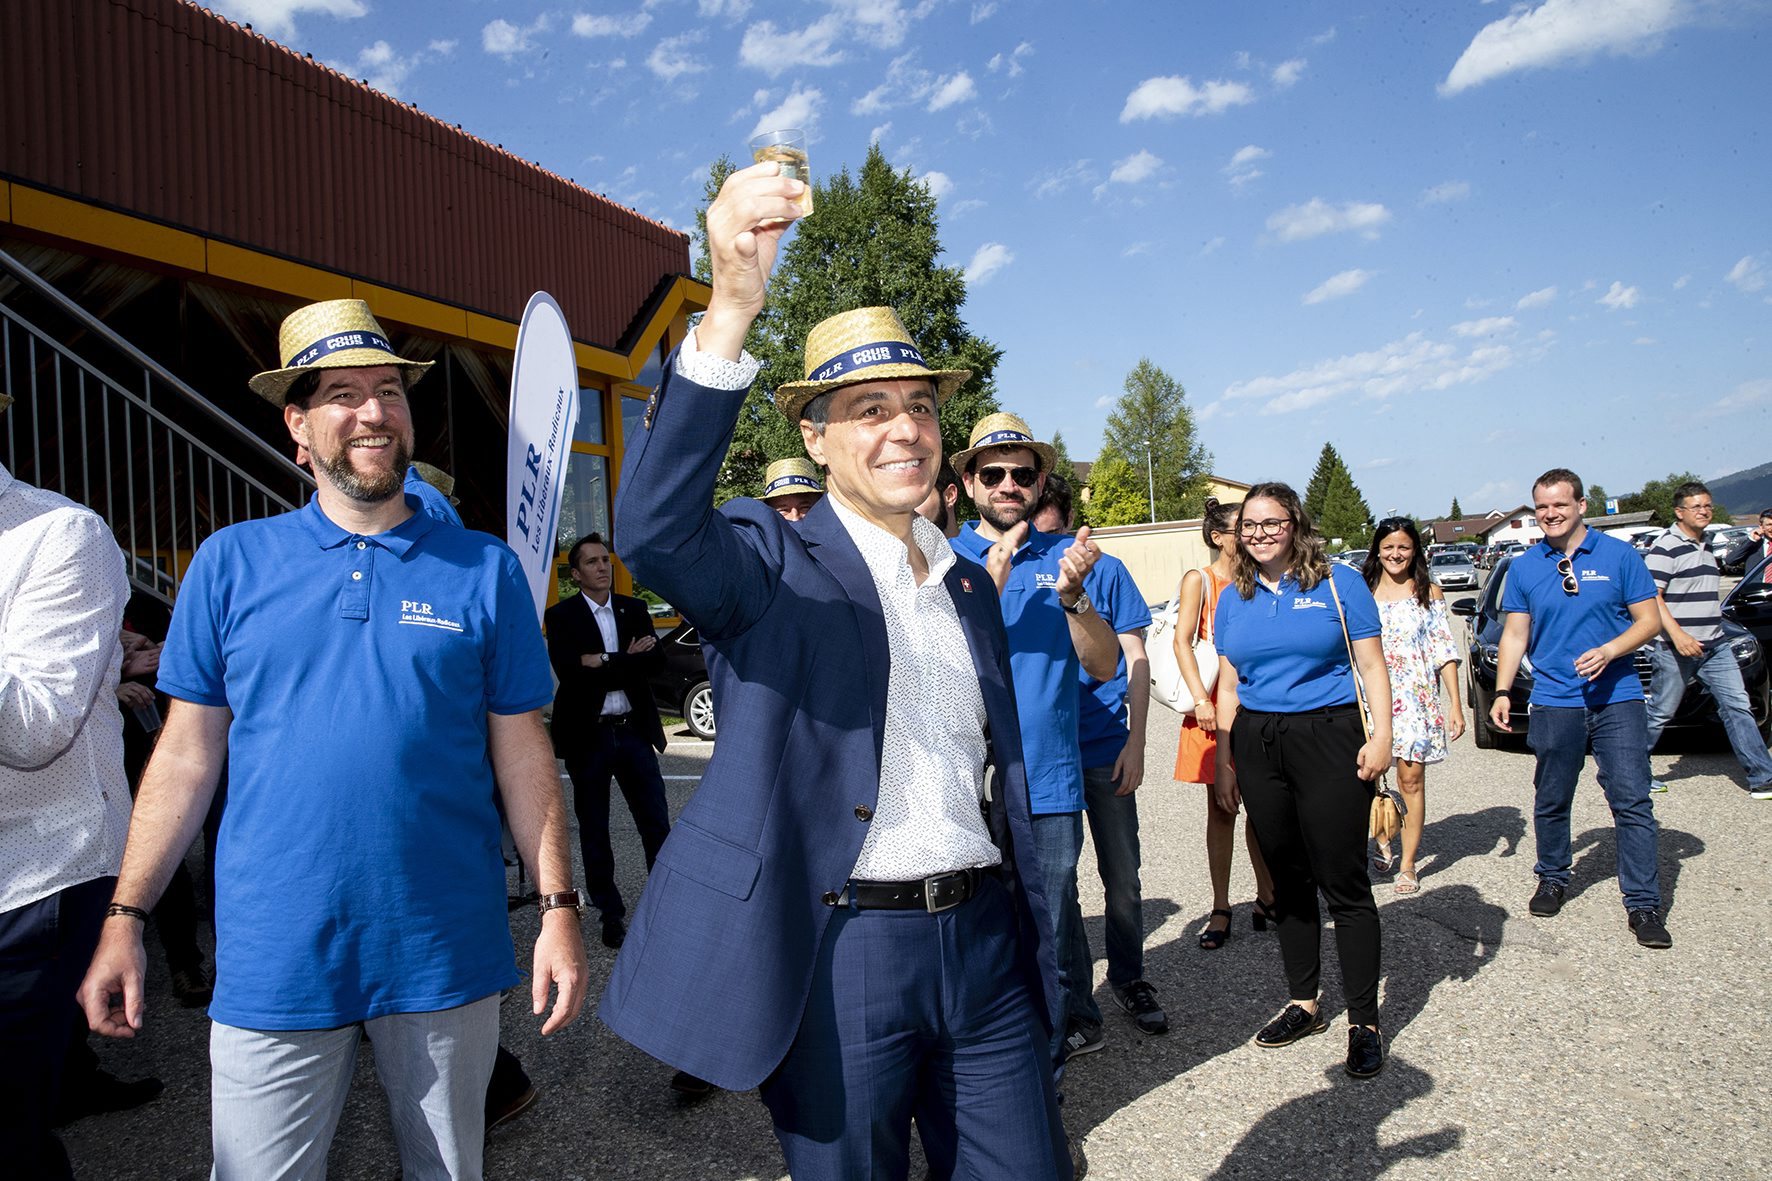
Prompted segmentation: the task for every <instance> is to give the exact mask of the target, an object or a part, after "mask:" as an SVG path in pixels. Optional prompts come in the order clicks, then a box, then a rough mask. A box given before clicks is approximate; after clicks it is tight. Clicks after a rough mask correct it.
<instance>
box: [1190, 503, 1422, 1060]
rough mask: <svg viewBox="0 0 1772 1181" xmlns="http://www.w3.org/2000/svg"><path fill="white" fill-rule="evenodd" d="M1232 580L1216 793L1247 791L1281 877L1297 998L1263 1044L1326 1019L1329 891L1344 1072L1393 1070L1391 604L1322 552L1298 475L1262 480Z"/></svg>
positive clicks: (1244, 519)
mask: <svg viewBox="0 0 1772 1181" xmlns="http://www.w3.org/2000/svg"><path fill="white" fill-rule="evenodd" d="M1231 576H1232V584H1231V585H1230V586H1228V587H1226V588H1225V590H1224V591H1223V592H1222V593H1221V594H1220V596H1219V601H1218V614H1217V626H1218V633H1217V638H1218V653H1219V660H1220V667H1219V674H1218V702H1217V706H1218V709H1217V714H1218V718H1217V720H1218V775H1217V782H1216V783H1215V785H1214V790H1215V791H1216V792H1217V794H1218V803H1219V807H1220V808H1223V809H1224V810H1225V811H1235V810H1236V807H1237V804H1238V802H1239V800H1241V801H1242V802H1244V803H1246V804H1247V805H1248V807H1249V818H1250V819H1251V820H1253V821H1254V822H1255V837H1256V840H1257V842H1258V843H1259V844H1260V845H1261V854H1262V856H1263V857H1264V858H1265V859H1266V860H1267V867H1268V872H1269V873H1271V874H1272V875H1273V880H1274V910H1275V913H1276V917H1277V919H1278V926H1279V935H1280V958H1281V960H1282V961H1283V962H1284V963H1285V966H1286V982H1287V985H1288V987H1289V989H1290V990H1291V1001H1292V1003H1291V1004H1289V1005H1287V1006H1286V1008H1285V1010H1284V1011H1282V1012H1281V1013H1280V1015H1279V1016H1278V1017H1276V1018H1274V1019H1273V1020H1272V1021H1270V1022H1269V1023H1268V1024H1267V1025H1266V1026H1264V1027H1263V1028H1262V1030H1261V1032H1259V1033H1257V1034H1256V1035H1255V1044H1256V1045H1258V1046H1262V1047H1266V1048H1275V1047H1279V1046H1285V1045H1290V1044H1291V1043H1293V1042H1295V1041H1298V1040H1299V1039H1300V1038H1303V1037H1308V1036H1309V1035H1311V1034H1314V1033H1321V1032H1323V1030H1325V1029H1327V1028H1328V1027H1329V1026H1328V1022H1327V1021H1325V1020H1324V1018H1323V1015H1322V1013H1321V1011H1320V1008H1319V1004H1318V998H1317V982H1318V977H1319V975H1320V969H1321V959H1322V949H1321V947H1320V941H1319V937H1318V936H1319V929H1320V927H1321V918H1320V917H1319V913H1318V909H1317V894H1318V891H1321V892H1322V895H1323V898H1324V899H1325V900H1326V901H1327V902H1328V904H1329V914H1330V916H1331V917H1332V918H1333V919H1334V921H1335V946H1336V951H1337V952H1338V953H1339V956H1340V960H1341V979H1342V988H1343V991H1344V992H1345V994H1346V999H1347V1016H1348V1026H1349V1028H1348V1048H1347V1061H1346V1065H1345V1069H1346V1071H1347V1073H1348V1074H1349V1075H1351V1076H1353V1077H1354V1078H1371V1077H1372V1076H1373V1075H1375V1074H1377V1073H1378V1072H1379V1071H1380V1070H1382V1069H1383V1068H1384V1038H1383V1035H1382V1034H1380V1032H1379V1029H1378V973H1379V932H1378V907H1377V905H1376V904H1375V903H1374V902H1373V901H1372V882H1371V879H1370V877H1369V876H1368V875H1367V873H1366V826H1367V820H1368V817H1369V815H1370V811H1371V805H1372V793H1373V790H1374V786H1373V781H1374V780H1376V779H1377V778H1378V776H1379V775H1381V774H1383V772H1384V771H1385V769H1386V768H1388V767H1389V766H1390V764H1391V719H1390V713H1389V711H1388V710H1385V709H1384V708H1382V703H1384V702H1388V701H1389V700H1390V699H1391V690H1390V678H1389V676H1388V675H1387V674H1386V672H1385V667H1384V649H1383V647H1382V645H1381V643H1380V640H1379V636H1380V634H1381V626H1380V623H1379V618H1378V604H1377V603H1376V602H1374V601H1373V598H1372V592H1371V591H1370V590H1368V589H1367V587H1366V584H1365V582H1364V581H1363V580H1362V579H1361V578H1360V575H1359V572H1358V571H1357V570H1354V569H1353V568H1351V567H1348V566H1343V565H1342V564H1341V563H1339V562H1335V563H1332V562H1330V561H1328V560H1327V559H1326V558H1325V557H1324V556H1323V539H1322V538H1321V537H1319V536H1317V533H1316V530H1315V529H1313V528H1312V526H1311V520H1310V516H1309V514H1308V513H1306V512H1305V509H1304V505H1303V504H1301V503H1300V502H1299V499H1298V494H1297V493H1296V492H1294V491H1293V490H1292V489H1291V488H1289V487H1287V486H1286V485H1285V484H1257V485H1256V486H1255V487H1254V488H1251V489H1250V490H1249V495H1248V496H1247V498H1245V499H1244V501H1243V507H1242V510H1241V512H1240V513H1239V514H1238V517H1237V547H1236V550H1235V551H1234V553H1233V555H1232V559H1231ZM1344 617H1345V621H1346V622H1345V630H1344V624H1343V619H1344ZM1350 651H1351V654H1352V655H1351V659H1350ZM1353 661H1357V662H1358V664H1359V667H1358V669H1357V670H1356V669H1355V668H1354V667H1353V663H1352V662H1353ZM1356 677H1358V679H1359V681H1360V682H1361V684H1362V685H1363V686H1364V691H1365V694H1366V697H1367V699H1368V700H1370V701H1375V702H1379V703H1380V708H1379V709H1378V710H1376V711H1374V712H1375V716H1374V717H1373V718H1372V719H1371V734H1370V736H1368V735H1367V733H1366V729H1365V727H1364V726H1363V725H1362V724H1361V719H1360V707H1359V705H1358V700H1359V698H1358V692H1359V690H1357V689H1356V686H1355V678H1356Z"/></svg>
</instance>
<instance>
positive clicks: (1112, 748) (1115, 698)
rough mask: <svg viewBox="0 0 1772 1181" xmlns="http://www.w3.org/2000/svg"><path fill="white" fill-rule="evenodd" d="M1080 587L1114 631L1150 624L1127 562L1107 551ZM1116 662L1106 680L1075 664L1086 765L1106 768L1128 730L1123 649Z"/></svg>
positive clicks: (1079, 729) (1079, 724)
mask: <svg viewBox="0 0 1772 1181" xmlns="http://www.w3.org/2000/svg"><path fill="white" fill-rule="evenodd" d="M1083 591H1084V593H1085V594H1087V595H1088V596H1089V601H1090V602H1091V603H1093V604H1094V605H1095V609H1096V610H1097V611H1099V612H1101V617H1102V618H1103V619H1105V620H1107V621H1108V626H1109V627H1111V628H1113V629H1114V634H1116V635H1119V634H1122V633H1125V632H1134V631H1138V630H1140V629H1141V628H1147V627H1149V626H1150V625H1151V610H1150V608H1149V607H1147V606H1145V603H1144V596H1143V595H1141V594H1139V593H1138V584H1137V583H1135V582H1133V581H1132V572H1131V571H1130V570H1128V569H1126V563H1124V562H1122V561H1120V559H1118V558H1116V557H1114V556H1113V555H1112V554H1103V555H1101V557H1099V558H1097V559H1096V561H1095V565H1094V566H1093V567H1092V568H1091V569H1090V571H1089V575H1088V577H1087V578H1085V579H1084V580H1083ZM1119 661H1120V663H1119V665H1118V666H1117V667H1116V668H1115V669H1114V677H1113V680H1111V681H1098V680H1096V679H1095V678H1094V677H1092V676H1090V675H1089V674H1088V673H1087V672H1086V671H1084V669H1083V666H1082V665H1081V664H1080V663H1079V664H1078V665H1077V676H1078V677H1079V684H1080V687H1081V689H1082V696H1081V697H1079V698H1078V702H1079V706H1080V713H1079V717H1078V721H1077V726H1078V736H1079V737H1078V742H1079V745H1080V746H1081V747H1082V751H1083V765H1084V766H1085V767H1111V766H1113V765H1114V760H1115V759H1117V758H1119V757H1120V752H1121V751H1122V750H1124V749H1126V739H1127V737H1128V736H1130V734H1131V733H1132V731H1131V729H1130V727H1129V724H1128V717H1127V709H1126V690H1127V682H1126V653H1125V652H1123V651H1122V652H1121V653H1120V656H1119Z"/></svg>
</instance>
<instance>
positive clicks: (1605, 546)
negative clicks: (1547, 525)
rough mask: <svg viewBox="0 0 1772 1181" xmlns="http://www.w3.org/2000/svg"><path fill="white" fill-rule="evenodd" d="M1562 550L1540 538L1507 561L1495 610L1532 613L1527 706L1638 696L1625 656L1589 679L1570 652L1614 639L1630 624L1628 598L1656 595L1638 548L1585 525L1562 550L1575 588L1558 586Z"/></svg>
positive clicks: (1640, 687) (1640, 691) (1633, 670)
mask: <svg viewBox="0 0 1772 1181" xmlns="http://www.w3.org/2000/svg"><path fill="white" fill-rule="evenodd" d="M1562 557H1563V555H1562V554H1561V553H1559V552H1557V551H1556V550H1554V549H1552V548H1551V547H1550V545H1549V544H1548V543H1547V542H1543V541H1540V542H1538V543H1536V544H1534V545H1531V546H1528V547H1527V549H1526V552H1525V553H1523V554H1521V555H1520V556H1519V557H1517V558H1515V559H1514V560H1513V564H1512V565H1510V566H1509V567H1508V568H1507V586H1506V587H1504V588H1503V589H1502V592H1501V609H1502V610H1503V611H1511V612H1514V613H1516V614H1523V615H1529V616H1531V620H1532V629H1531V631H1530V633H1529V634H1528V637H1527V640H1526V658H1527V659H1528V660H1530V661H1531V662H1532V701H1531V704H1533V705H1557V706H1589V705H1611V704H1612V703H1613V702H1616V701H1641V700H1642V699H1643V685H1642V682H1640V681H1639V680H1637V670H1636V667H1635V666H1634V665H1633V664H1632V663H1631V660H1630V658H1629V657H1628V656H1626V657H1620V658H1619V659H1617V660H1614V661H1613V662H1612V663H1610V664H1608V665H1607V666H1606V670H1605V671H1604V672H1602V673H1601V674H1600V675H1599V677H1598V678H1597V679H1595V680H1592V681H1588V680H1584V679H1583V678H1582V676H1581V674H1580V673H1578V672H1576V671H1575V658H1576V657H1577V656H1580V655H1581V654H1582V653H1583V652H1586V651H1587V650H1588V649H1589V648H1598V647H1599V646H1600V645H1601V644H1605V643H1609V642H1611V641H1612V640H1615V639H1617V638H1618V637H1619V636H1620V635H1622V634H1623V633H1624V632H1625V631H1626V630H1628V629H1629V628H1630V625H1631V617H1630V605H1631V604H1632V603H1641V602H1643V601H1645V600H1647V599H1653V598H1654V597H1655V580H1654V579H1653V578H1652V577H1650V575H1649V567H1648V566H1646V565H1644V563H1643V559H1642V557H1641V556H1639V555H1638V553H1637V551H1636V550H1634V549H1632V548H1631V547H1630V546H1628V545H1626V544H1625V543H1624V542H1622V541H1620V540H1618V539H1617V538H1616V537H1608V536H1606V535H1605V534H1604V533H1601V532H1600V531H1599V530H1597V529H1589V530H1587V534H1586V536H1584V537H1583V538H1582V539H1581V544H1580V545H1579V546H1577V547H1576V549H1575V551H1574V552H1573V553H1571V554H1570V555H1569V562H1570V566H1571V568H1572V569H1573V570H1574V571H1575V579H1576V582H1577V583H1578V584H1579V585H1580V587H1581V590H1580V591H1579V592H1578V593H1576V594H1573V595H1572V594H1569V593H1568V592H1567V591H1565V590H1564V589H1563V575H1562V574H1561V573H1560V572H1559V571H1558V570H1557V562H1558V561H1559V560H1560V559H1561V558H1562Z"/></svg>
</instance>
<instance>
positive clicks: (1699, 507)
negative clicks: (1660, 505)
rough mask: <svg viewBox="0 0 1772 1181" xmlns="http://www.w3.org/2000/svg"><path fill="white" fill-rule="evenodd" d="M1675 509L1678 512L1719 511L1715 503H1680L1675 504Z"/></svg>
mask: <svg viewBox="0 0 1772 1181" xmlns="http://www.w3.org/2000/svg"><path fill="white" fill-rule="evenodd" d="M1674 511H1675V512H1676V513H1714V512H1716V511H1717V506H1716V505H1714V504H1678V505H1675V506H1674Z"/></svg>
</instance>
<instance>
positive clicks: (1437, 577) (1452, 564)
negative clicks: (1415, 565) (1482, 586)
mask: <svg viewBox="0 0 1772 1181" xmlns="http://www.w3.org/2000/svg"><path fill="white" fill-rule="evenodd" d="M1427 575H1428V577H1429V578H1430V579H1432V580H1433V583H1434V585H1435V586H1437V587H1439V588H1440V589H1441V590H1449V591H1450V590H1476V589H1477V568H1476V567H1475V566H1473V565H1471V560H1470V558H1469V557H1468V556H1466V555H1465V554H1462V553H1457V552H1452V553H1442V554H1435V555H1434V556H1433V557H1431V558H1429V559H1428V564H1427Z"/></svg>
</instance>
